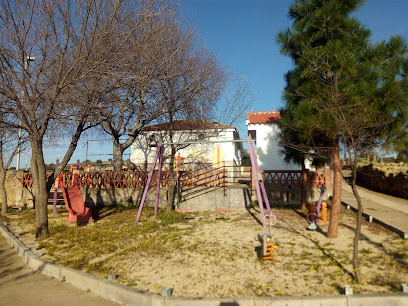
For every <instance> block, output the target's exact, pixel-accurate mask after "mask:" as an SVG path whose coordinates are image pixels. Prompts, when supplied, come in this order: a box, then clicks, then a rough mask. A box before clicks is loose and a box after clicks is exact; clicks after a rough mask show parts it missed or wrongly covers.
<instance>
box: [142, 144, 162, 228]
mask: <svg viewBox="0 0 408 306" xmlns="http://www.w3.org/2000/svg"><path fill="white" fill-rule="evenodd" d="M161 144H162V141H161V140H160V141H159V143H158V144H157V151H156V155H155V156H154V159H153V164H152V168H151V169H150V172H149V176H148V177H147V182H146V186H145V189H144V191H143V196H142V200H141V201H140V206H139V211H138V212H137V216H136V224H137V223H139V220H140V216H141V214H142V210H143V206H144V203H145V201H146V197H147V192H148V191H149V185H150V182H151V180H152V176H153V172H154V168H155V167H156V162H157V159H158V157H159V151H161V149H160V146H161Z"/></svg>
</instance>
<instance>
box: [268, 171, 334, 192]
mask: <svg viewBox="0 0 408 306" xmlns="http://www.w3.org/2000/svg"><path fill="white" fill-rule="evenodd" d="M263 179H264V183H265V187H268V188H274V187H275V188H276V187H289V188H301V187H302V183H303V177H302V171H300V170H287V171H279V170H265V171H263ZM307 180H308V187H309V188H319V187H328V186H327V184H326V174H325V173H317V172H310V171H308V172H307Z"/></svg>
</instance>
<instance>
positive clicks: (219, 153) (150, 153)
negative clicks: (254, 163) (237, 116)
mask: <svg viewBox="0 0 408 306" xmlns="http://www.w3.org/2000/svg"><path fill="white" fill-rule="evenodd" d="M234 131H235V129H226V130H223V131H221V132H220V133H219V135H218V137H215V136H212V137H209V138H207V139H206V140H204V141H216V140H233V139H234ZM153 133H154V132H149V133H148V134H147V135H146V136H140V137H138V138H137V139H136V141H135V142H134V143H133V144H132V148H131V155H130V160H131V162H132V163H135V164H143V163H145V161H146V160H147V161H148V163H152V162H153V159H154V156H155V151H156V148H155V147H150V144H149V141H148V139H149V137H150V135H152V134H153ZM194 136H195V135H193V136H192V134H191V133H188V131H182V132H175V133H174V135H173V141H174V142H181V141H191V140H192V139H194V138H195V137H194ZM163 142H164V143H165V142H169V140H168V138H167V139H166V137H164V139H163ZM179 153H180V156H181V157H184V158H185V162H187V163H197V162H202V163H216V162H217V160H219V161H225V163H226V165H230V164H233V163H234V160H235V162H236V163H238V164H240V162H241V154H240V152H239V151H238V144H237V143H209V144H204V143H203V144H192V145H188V146H187V147H186V148H184V149H180V150H178V152H177V154H176V156H177V155H178V154H179ZM164 154H165V155H170V146H169V145H167V146H166V145H165V146H164ZM165 162H166V160H165Z"/></svg>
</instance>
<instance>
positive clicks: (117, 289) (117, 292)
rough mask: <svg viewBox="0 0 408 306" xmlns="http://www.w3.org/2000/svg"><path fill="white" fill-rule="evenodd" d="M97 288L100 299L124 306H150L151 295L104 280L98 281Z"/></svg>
mask: <svg viewBox="0 0 408 306" xmlns="http://www.w3.org/2000/svg"><path fill="white" fill-rule="evenodd" d="M99 286H100V287H99V290H100V291H99V296H100V297H102V298H105V299H108V300H111V301H114V302H118V303H122V304H126V305H140V306H145V305H146V306H150V305H151V300H152V297H153V296H154V295H153V294H151V293H148V292H144V291H141V290H138V289H136V288H130V287H126V286H123V285H121V284H118V283H115V282H111V281H108V280H105V279H101V280H100V282H99Z"/></svg>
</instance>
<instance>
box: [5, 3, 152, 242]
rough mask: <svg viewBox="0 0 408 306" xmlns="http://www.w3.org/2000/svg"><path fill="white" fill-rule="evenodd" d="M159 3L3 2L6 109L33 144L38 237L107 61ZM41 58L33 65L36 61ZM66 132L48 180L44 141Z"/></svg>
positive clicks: (96, 100)
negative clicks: (66, 140) (60, 155)
mask: <svg viewBox="0 0 408 306" xmlns="http://www.w3.org/2000/svg"><path fill="white" fill-rule="evenodd" d="M158 8H159V1H155V0H144V1H137V2H135V1H119V0H118V1H115V0H114V1H108V0H106V1H105V0H99V1H96V0H82V1H79V0H72V1H58V0H47V1H34V0H29V1H12V0H4V1H2V2H1V4H0V11H1V14H0V33H1V38H0V57H1V67H0V78H1V82H0V95H1V97H2V99H3V98H4V100H5V101H6V103H4V104H2V105H1V109H0V112H7V113H9V114H11V115H12V117H13V120H11V121H7V122H5V124H8V125H12V124H13V122H19V121H20V122H21V126H22V128H23V129H24V130H25V131H27V133H28V137H29V139H30V144H31V151H32V157H31V171H32V176H33V195H34V201H35V203H36V207H37V211H36V237H37V238H38V239H42V238H45V237H46V236H47V235H48V216H47V198H48V192H49V190H50V189H51V186H52V183H53V181H54V177H56V176H57V175H58V174H59V173H60V171H61V170H62V169H63V168H64V167H65V166H66V164H67V163H68V161H69V159H70V158H71V156H72V154H73V152H74V150H75V148H76V146H77V144H78V140H79V138H80V136H81V134H82V132H83V131H85V130H87V129H89V128H90V127H92V126H94V125H95V124H96V123H97V122H96V120H91V118H92V116H93V114H95V110H96V106H97V105H98V103H99V102H100V99H101V96H103V95H101V89H104V88H105V89H106V88H108V86H105V82H104V79H105V78H106V73H107V65H108V64H109V60H110V59H111V58H112V57H113V56H114V55H115V54H116V53H117V51H118V50H120V49H121V47H122V45H123V44H125V43H126V41H127V39H128V38H129V36H130V34H131V33H132V32H133V31H134V29H135V28H137V26H138V23H137V21H138V20H140V16H150V15H154V14H155V13H156V12H157V10H158ZM34 59H35V61H34ZM67 125H69V126H70V127H71V129H70V130H66V131H67V134H66V135H65V137H69V138H71V139H70V144H69V147H68V149H67V151H66V153H65V156H64V158H63V159H62V162H61V164H60V166H59V167H57V168H56V170H55V172H54V173H53V175H51V176H50V177H49V178H48V179H47V176H46V172H45V163H44V151H43V145H44V139H45V137H46V136H47V135H48V134H50V133H52V131H53V129H57V128H61V126H67Z"/></svg>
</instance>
